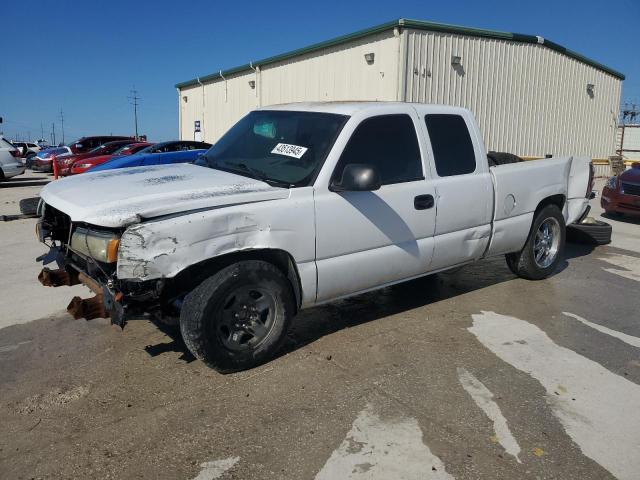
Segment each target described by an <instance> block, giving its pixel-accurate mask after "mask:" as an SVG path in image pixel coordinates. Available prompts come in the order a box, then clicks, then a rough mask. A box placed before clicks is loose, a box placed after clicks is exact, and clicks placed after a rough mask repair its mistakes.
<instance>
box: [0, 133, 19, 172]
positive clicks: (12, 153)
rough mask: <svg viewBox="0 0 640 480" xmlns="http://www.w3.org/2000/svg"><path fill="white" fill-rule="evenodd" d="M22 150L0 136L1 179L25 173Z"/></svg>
mask: <svg viewBox="0 0 640 480" xmlns="http://www.w3.org/2000/svg"><path fill="white" fill-rule="evenodd" d="M20 155H21V153H20V150H18V149H17V148H16V147H14V146H13V144H11V143H10V142H9V141H7V140H5V139H4V138H2V137H0V180H3V179H5V178H11V177H15V176H16V175H22V174H23V173H24V169H25V166H24V164H23V163H22V158H21V156H20Z"/></svg>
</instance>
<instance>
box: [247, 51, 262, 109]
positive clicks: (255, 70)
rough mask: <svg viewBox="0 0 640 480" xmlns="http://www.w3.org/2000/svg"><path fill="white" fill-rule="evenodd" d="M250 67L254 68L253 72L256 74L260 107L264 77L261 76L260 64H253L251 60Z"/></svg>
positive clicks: (259, 105) (259, 104)
mask: <svg viewBox="0 0 640 480" xmlns="http://www.w3.org/2000/svg"><path fill="white" fill-rule="evenodd" d="M249 68H250V69H251V70H253V73H254V74H255V76H256V88H255V90H256V98H257V99H258V107H261V106H262V79H261V78H260V66H259V65H258V66H257V67H254V66H253V62H249ZM258 89H259V91H258Z"/></svg>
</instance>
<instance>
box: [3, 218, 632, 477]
mask: <svg viewBox="0 0 640 480" xmlns="http://www.w3.org/2000/svg"><path fill="white" fill-rule="evenodd" d="M607 221H608V220H607ZM22 222H26V223H25V225H31V226H33V220H23V221H22ZM611 223H613V222H611ZM14 225H18V224H16V223H14V222H8V223H6V224H0V229H3V230H4V231H5V232H6V231H8V230H7V228H9V229H15V230H10V231H15V232H18V227H15V226H14ZM26 229H27V227H25V230H26ZM614 229H615V230H614V242H613V243H612V246H606V247H590V246H582V245H569V246H568V248H567V250H566V252H565V256H564V260H563V262H562V263H561V266H560V268H559V270H558V272H557V274H555V275H554V276H553V277H551V278H549V279H547V280H543V281H538V282H530V281H526V280H522V279H518V278H516V277H515V276H514V275H513V274H511V273H510V271H509V270H508V269H507V267H506V265H505V262H504V259H502V258H495V259H489V260H485V261H482V262H479V263H477V264H475V265H470V266H467V267H465V268H463V269H461V270H459V271H457V272H455V273H445V274H439V275H435V276H431V277H427V278H424V279H420V280H416V281H412V282H408V283H405V284H402V285H397V286H394V287H391V288H387V289H383V290H381V291H377V292H371V293H368V294H365V295H361V296H358V297H354V298H351V299H347V300H343V301H340V302H336V303H333V304H330V305H326V306H323V307H319V308H315V309H310V310H307V311H304V312H302V313H301V314H300V315H299V316H298V317H297V319H296V320H295V324H294V329H293V331H292V332H291V334H290V335H289V338H288V341H287V344H286V346H285V348H284V350H283V351H282V352H281V354H280V355H279V356H278V358H276V359H275V360H273V361H271V362H269V363H267V364H265V365H263V366H261V367H258V368H256V369H253V370H250V371H246V372H241V373H237V374H232V375H221V374H218V373H217V372H215V371H213V370H210V369H208V368H206V367H205V366H204V365H203V364H202V363H201V362H199V361H197V360H194V359H193V358H192V357H191V355H190V354H189V353H188V352H187V351H186V349H185V348H184V345H183V344H182V342H181V340H180V337H179V335H178V333H177V332H176V331H175V330H171V329H164V330H160V329H158V328H157V327H156V326H154V325H153V324H151V323H149V322H147V321H132V322H130V323H129V324H128V325H127V326H126V328H125V329H124V330H120V329H119V328H118V327H115V326H111V325H109V322H108V321H107V320H102V319H98V320H93V321H90V322H87V321H84V320H79V321H78V320H73V319H71V318H70V317H69V316H68V315H66V314H64V313H62V312H59V313H50V314H47V315H43V316H41V318H40V319H37V320H35V318H36V317H35V316H34V317H32V318H33V319H34V321H31V322H28V323H24V324H15V325H10V326H8V327H6V328H3V329H1V330H0V392H1V395H0V425H2V430H1V431H2V433H1V434H0V478H12V479H13V478H15V479H18V478H25V479H27V478H158V479H164V478H167V479H177V478H180V479H198V480H207V479H216V478H221V479H227V478H236V479H264V478H277V479H280V478H282V479H296V480H297V479H314V478H316V479H341V478H352V479H451V478H456V479H478V478H486V479H501V478H504V479H529V478H530V479H547V478H549V479H551V478H554V479H556V478H558V479H607V478H619V479H637V478H639V474H638V472H640V455H638V451H640V414H638V412H639V411H640V355H639V353H640V350H639V349H640V322H639V320H640V314H638V312H639V311H640V297H639V296H638V295H636V292H637V289H638V286H639V285H638V282H640V252H639V250H640V227H638V225H637V224H636V223H634V222H628V223H624V224H623V227H620V226H618V225H617V224H614ZM620 230H622V231H623V234H624V235H622V234H621V235H620V238H619V239H618V238H617V236H618V232H619V231H620ZM15 235H16V236H17V235H22V234H21V233H15ZM627 235H628V238H627V237H626V236H627ZM623 236H625V239H624V240H623V239H622V237H623ZM6 238H7V237H6V236H5V235H4V232H3V235H2V237H1V241H2V248H1V249H0V250H2V251H4V250H6V245H7V243H6ZM22 242H23V243H24V245H23V248H32V247H31V246H27V245H28V244H29V242H35V239H34V238H33V237H25V238H24V239H23V240H22ZM620 246H623V247H624V246H627V247H631V248H620ZM12 259H13V257H12V256H10V255H7V256H5V257H3V261H11V260H12ZM23 261H25V260H20V261H18V260H16V264H15V265H16V266H15V267H14V268H19V264H20V262H23ZM2 281H3V282H4V281H5V276H4V275H3V276H2ZM31 281H32V284H29V283H24V284H23V282H26V280H20V285H22V288H23V289H24V290H25V291H26V292H28V296H30V297H32V296H33V294H34V293H35V292H38V293H39V294H41V295H48V294H49V293H47V292H51V291H53V292H62V293H66V294H67V295H68V298H70V297H71V296H73V293H72V292H71V289H68V288H58V289H51V288H49V289H46V288H44V287H41V286H40V285H39V284H38V283H36V281H35V279H32V280H31ZM31 285H33V287H32V286H31ZM75 288H80V287H75ZM0 291H1V290H0ZM62 293H61V294H62ZM12 295H18V292H16V291H12ZM56 295H58V293H56ZM2 298H3V299H2V302H0V303H2V305H3V306H2V308H3V310H4V309H5V308H6V306H5V305H6V303H7V302H9V301H11V300H12V298H9V297H7V296H5V294H2ZM54 311H55V310H53V309H50V312H54ZM2 315H6V310H4V311H3V312H2ZM7 323H10V322H6V323H5V324H7ZM14 323H15V322H14Z"/></svg>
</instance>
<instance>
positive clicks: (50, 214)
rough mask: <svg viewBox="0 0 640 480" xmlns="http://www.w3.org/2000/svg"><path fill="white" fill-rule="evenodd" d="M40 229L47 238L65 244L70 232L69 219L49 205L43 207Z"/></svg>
mask: <svg viewBox="0 0 640 480" xmlns="http://www.w3.org/2000/svg"><path fill="white" fill-rule="evenodd" d="M42 228H43V230H44V232H45V234H46V236H47V237H48V238H50V239H51V240H54V241H58V242H61V243H63V244H65V245H66V244H67V242H68V241H69V234H70V232H71V217H69V215H67V214H66V213H63V212H61V211H60V210H58V209H57V208H54V207H52V206H51V205H47V204H45V205H44V215H43V219H42Z"/></svg>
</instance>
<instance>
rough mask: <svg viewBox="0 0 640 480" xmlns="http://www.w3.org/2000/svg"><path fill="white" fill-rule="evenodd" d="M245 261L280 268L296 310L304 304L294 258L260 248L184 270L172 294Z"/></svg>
mask: <svg viewBox="0 0 640 480" xmlns="http://www.w3.org/2000/svg"><path fill="white" fill-rule="evenodd" d="M244 260H262V261H264V262H267V263H270V264H272V265H274V266H275V267H276V268H278V269H279V270H280V271H281V272H282V273H283V274H284V276H285V277H286V278H287V280H289V283H290V284H291V289H292V291H293V294H294V296H295V300H296V310H298V309H299V308H300V305H301V304H302V282H301V279H300V273H299V271H298V267H297V265H296V262H295V260H294V259H293V256H292V255H291V254H290V253H289V252H287V251H285V250H281V249H276V248H258V249H248V250H239V251H235V252H229V253H225V254H223V255H219V256H216V257H213V258H208V259H205V260H202V261H200V262H198V263H194V264H192V265H189V266H188V267H186V268H184V269H183V270H181V271H180V272H178V274H177V275H176V276H175V277H173V278H172V279H171V283H170V285H168V286H169V288H170V290H171V291H172V293H173V294H174V295H175V294H176V293H179V292H180V293H184V292H188V291H190V290H192V289H193V288H195V287H196V286H198V285H199V284H200V283H202V282H203V281H204V280H205V279H206V278H208V277H210V276H211V275H213V274H215V273H216V272H219V271H220V270H222V269H223V268H225V267H228V266H229V265H232V264H234V263H238V262H241V261H244Z"/></svg>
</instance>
